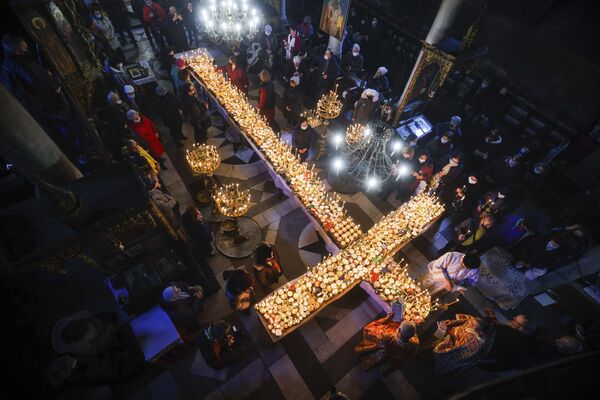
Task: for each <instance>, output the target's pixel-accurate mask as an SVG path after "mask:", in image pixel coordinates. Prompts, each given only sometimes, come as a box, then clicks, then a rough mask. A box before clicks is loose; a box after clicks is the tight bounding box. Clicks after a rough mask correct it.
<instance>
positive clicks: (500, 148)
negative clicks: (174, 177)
mask: <svg viewBox="0 0 600 400" xmlns="http://www.w3.org/2000/svg"><path fill="white" fill-rule="evenodd" d="M132 7H133V13H134V15H135V16H136V17H137V18H138V19H139V20H140V22H141V25H142V27H143V29H144V31H145V34H146V37H147V39H148V41H149V42H150V44H151V45H152V47H153V48H156V49H158V50H160V52H161V55H162V61H163V65H164V67H165V69H166V71H167V73H168V76H169V78H170V80H171V83H172V86H173V89H172V90H169V89H167V88H166V87H164V86H162V85H160V84H156V85H155V86H154V87H153V88H152V90H150V91H148V90H144V91H141V90H140V89H139V88H138V87H136V86H135V85H134V84H133V82H132V81H131V78H130V77H129V76H128V75H127V74H126V73H125V72H124V71H123V63H124V62H125V56H124V54H123V51H122V47H123V46H125V45H126V43H127V40H126V39H127V36H128V38H129V41H130V43H131V44H132V45H133V46H137V42H136V38H135V36H134V35H133V34H132V31H131V28H130V24H129V14H128V11H127V9H126V8H125V7H124V4H123V2H122V1H119V0H99V2H91V3H90V5H89V6H88V9H89V10H88V11H89V28H90V29H92V30H93V32H94V33H95V35H94V46H95V50H96V52H97V54H98V56H99V58H100V59H102V60H103V61H104V64H105V74H106V77H107V80H108V84H107V86H108V88H109V91H108V92H107V93H106V105H105V106H103V107H101V109H100V114H101V115H102V116H103V117H105V118H103V119H104V120H105V122H106V126H105V127H104V128H105V129H104V131H103V132H104V133H105V134H104V135H103V139H104V142H105V144H106V147H107V149H108V150H109V151H110V153H111V156H112V158H113V159H114V160H123V161H126V162H128V163H129V164H130V165H131V166H132V167H133V169H134V170H135V171H136V172H137V174H138V176H139V178H140V181H141V182H142V183H143V185H144V187H145V188H146V190H147V191H148V195H149V197H150V198H151V199H152V201H153V202H154V204H156V206H157V207H158V208H159V209H160V210H161V212H162V213H163V214H164V215H165V217H166V218H167V219H168V220H169V222H170V223H171V224H172V225H173V226H175V227H183V229H184V230H185V232H186V234H187V235H188V236H189V239H190V240H191V243H192V244H193V246H194V248H195V249H196V251H197V254H198V255H199V256H201V257H210V256H212V255H214V254H215V250H214V246H213V234H212V231H211V228H210V226H209V225H208V223H207V222H206V221H205V220H204V217H203V215H202V213H201V212H200V210H198V208H196V207H189V208H187V209H185V210H184V212H183V214H182V212H181V210H180V205H179V203H178V201H177V199H176V198H175V197H173V196H172V195H171V194H169V193H168V191H167V190H165V189H164V187H163V183H162V179H161V173H162V171H164V170H166V169H167V168H168V166H167V160H166V158H165V147H164V143H163V139H162V136H163V134H164V133H163V132H161V131H160V130H159V128H158V127H157V124H156V122H155V120H156V118H160V120H161V121H162V125H164V126H165V127H166V129H167V130H168V132H169V135H170V136H171V138H172V141H173V142H174V144H175V145H176V146H177V147H183V146H184V144H183V142H184V141H186V140H188V137H186V136H185V135H184V133H183V131H184V130H183V127H184V123H185V122H188V123H189V124H190V125H191V127H192V128H193V132H194V138H193V139H194V141H195V142H197V143H205V142H206V141H207V137H208V128H209V127H210V126H211V118H210V117H209V107H210V102H209V98H208V96H207V95H206V93H204V89H203V88H202V87H201V86H200V85H198V84H197V83H195V82H194V81H193V80H192V79H191V76H190V70H189V68H188V66H187V65H186V63H185V60H183V59H179V58H176V57H175V54H176V53H178V52H181V51H185V50H187V49H188V48H190V47H192V46H193V47H197V46H198V45H199V33H198V30H197V26H196V21H195V19H194V17H193V15H194V12H195V11H194V10H195V9H194V7H195V6H194V4H193V2H191V1H190V2H186V1H171V2H162V1H161V2H158V1H156V2H155V1H153V0H133V1H132ZM349 18H350V21H349V24H348V26H347V32H346V34H345V35H344V41H343V47H342V48H343V51H342V55H341V57H338V56H336V55H335V54H334V51H333V49H330V48H328V47H327V41H328V37H327V36H325V35H324V34H323V32H321V31H319V30H315V29H314V27H313V26H312V22H311V18H310V17H309V16H306V17H305V18H303V20H302V22H301V23H299V24H290V25H288V26H286V27H285V29H284V30H283V31H282V32H279V33H276V32H274V29H273V27H272V26H270V25H266V26H264V28H263V29H262V31H261V32H260V34H259V37H258V38H257V40H258V42H259V43H260V45H261V50H260V54H259V57H258V61H257V64H256V65H258V66H259V73H258V78H259V90H258V102H257V105H256V108H257V110H258V112H259V113H260V114H261V115H263V116H264V117H265V118H266V120H267V122H268V123H269V124H270V126H271V127H272V128H273V129H274V130H275V131H276V132H279V131H281V130H282V129H281V127H280V126H278V124H277V123H276V122H275V114H276V112H277V109H278V108H277V103H278V102H279V100H278V96H277V93H276V90H275V85H274V81H275V80H277V79H279V80H281V81H282V82H283V83H284V84H285V89H284V91H283V94H282V97H281V106H282V107H281V110H282V114H283V117H284V119H285V121H286V123H287V126H286V127H285V128H286V129H288V130H290V131H291V133H292V143H293V146H294V147H295V148H296V149H297V150H298V154H299V157H300V159H301V160H302V161H306V160H307V159H308V157H309V150H310V149H311V146H312V145H313V144H314V142H315V139H316V138H317V136H318V135H317V133H316V131H315V130H314V129H313V128H312V127H311V126H310V125H309V123H308V120H307V119H306V118H305V117H304V116H303V111H304V110H306V109H309V108H313V107H314V106H315V104H316V102H317V101H318V99H319V98H320V97H321V96H322V95H323V94H324V93H326V92H328V91H329V90H331V89H332V88H334V86H335V85H336V84H338V85H340V87H341V90H340V94H341V96H342V98H343V102H344V108H343V110H344V111H348V112H350V113H351V116H350V117H348V118H346V117H344V116H343V117H342V118H341V119H344V121H343V122H342V123H343V124H346V125H347V124H350V123H356V124H361V125H368V124H370V123H373V122H375V121H380V122H382V123H386V124H389V125H391V124H392V118H393V116H394V113H395V108H394V101H395V100H396V99H397V96H398V94H399V92H398V86H397V85H396V84H395V83H396V81H397V80H399V79H400V78H399V77H398V76H400V77H401V76H402V74H403V73H407V72H408V71H403V70H402V69H403V68H404V65H405V64H406V63H407V60H409V61H410V57H405V59H404V60H403V61H402V62H398V60H397V59H396V57H399V55H398V53H402V52H401V51H400V50H398V48H399V46H400V48H404V47H402V46H405V47H406V52H405V53H404V54H405V55H406V54H407V52H409V48H411V46H412V45H410V44H409V43H408V41H406V40H405V39H403V38H402V37H401V35H399V34H397V33H394V31H393V30H388V31H387V34H386V33H385V28H384V27H382V24H381V23H380V21H378V20H377V18H366V17H358V16H357V13H356V10H355V9H354V8H352V10H351V12H350V17H349ZM2 45H3V48H4V51H5V54H6V57H5V61H4V65H5V71H8V72H4V73H3V83H5V84H6V85H10V89H11V91H12V92H13V93H14V94H15V95H16V96H17V97H18V98H19V100H20V101H21V102H22V103H24V104H25V105H26V107H27V108H28V109H29V110H30V111H31V112H32V113H35V116H36V118H40V119H44V120H47V121H50V122H51V123H52V124H54V126H55V128H56V131H57V132H58V133H59V135H63V137H67V136H68V135H69V134H70V133H69V132H72V131H73V130H74V128H73V127H71V126H69V123H68V121H70V120H71V119H70V117H68V114H69V113H70V110H69V107H68V105H67V102H66V100H65V99H64V97H63V94H62V93H61V89H60V84H59V83H58V82H57V81H56V79H54V77H53V76H52V74H51V73H49V72H48V71H46V70H44V69H42V68H41V67H39V65H37V64H35V63H33V62H31V60H29V59H28V58H27V57H26V55H27V52H28V49H27V44H26V42H25V41H24V40H23V39H21V38H18V37H6V38H5V39H3V41H2ZM385 49H396V50H397V51H385ZM254 66H255V65H249V64H248V58H247V53H246V51H245V49H244V48H240V47H234V48H231V49H230V54H229V55H228V58H227V64H226V65H224V66H222V67H219V71H221V72H222V73H223V74H225V75H226V76H227V77H228V78H229V80H230V81H231V83H232V84H233V85H234V86H235V87H237V88H238V89H239V90H240V91H241V92H242V93H245V94H248V91H249V87H250V80H249V77H248V73H249V71H251V69H252V67H254ZM399 68H400V69H399ZM404 69H405V68H404ZM390 71H392V73H391V74H389V75H393V78H390V79H389V80H388V73H389V72H390ZM491 86H493V83H492V82H491V81H490V79H488V78H485V79H484V80H483V81H482V82H481V83H480V85H479V86H477V87H476V88H475V89H474V90H473V92H472V93H470V94H469V96H467V101H466V103H465V104H464V108H463V110H462V112H463V113H462V115H464V119H463V118H461V117H460V116H452V117H451V118H450V120H449V121H448V122H447V123H440V124H436V125H435V126H434V128H433V131H432V133H431V134H429V135H427V136H425V137H424V138H417V137H416V136H410V137H408V138H407V139H406V140H404V142H403V144H402V146H403V148H402V149H401V151H398V152H397V154H396V157H394V166H393V168H392V172H391V176H390V177H389V179H387V181H386V183H385V184H384V185H383V186H382V187H381V188H380V193H379V195H380V197H381V199H382V200H387V199H389V196H390V195H392V194H395V197H396V199H400V200H402V201H407V200H408V199H409V198H410V197H411V196H413V195H415V194H418V193H421V192H423V191H430V192H431V193H432V194H433V193H435V194H436V195H437V196H438V197H439V198H440V200H441V201H442V202H443V203H444V205H445V208H446V214H445V216H446V217H449V218H450V221H451V227H450V232H451V234H450V236H449V237H448V243H447V245H446V246H445V247H443V248H442V249H440V251H439V254H438V258H437V259H435V260H433V261H431V262H430V263H429V264H428V265H427V268H426V270H425V271H424V273H423V275H422V276H421V277H420V278H419V279H420V281H421V283H422V284H423V285H425V286H426V287H427V288H428V289H429V291H430V292H431V293H432V294H433V295H434V296H443V295H445V294H446V293H448V292H455V293H464V291H465V290H466V289H467V288H468V287H470V286H474V285H476V283H477V281H478V279H479V274H480V269H481V265H482V260H481V255H482V254H483V253H484V252H486V251H487V250H489V249H491V248H494V247H502V248H504V249H507V250H508V251H509V252H510V253H511V255H512V259H513V262H512V265H511V267H514V268H516V269H518V270H520V271H522V273H523V275H524V276H525V277H526V278H527V279H536V278H538V277H539V276H542V275H543V274H545V273H546V272H547V271H549V270H552V269H555V268H558V267H560V266H562V265H564V264H565V262H567V261H569V260H571V259H573V258H574V257H576V256H577V255H579V254H581V252H582V251H583V250H585V248H586V247H587V235H586V232H585V230H584V229H583V227H581V226H579V225H569V224H567V223H564V222H565V221H561V224H560V225H559V226H556V227H552V229H550V234H547V235H546V234H540V233H538V232H536V231H537V230H538V229H537V228H538V227H536V226H534V224H533V223H532V222H531V220H530V219H529V218H528V216H527V215H519V214H516V213H515V211H514V210H515V208H516V206H517V204H518V202H519V200H521V197H520V195H519V193H520V192H521V189H522V188H523V187H526V186H527V185H529V184H531V183H532V182H534V181H536V180H538V179H539V177H540V176H541V174H543V172H544V167H543V165H541V164H537V162H536V161H537V158H536V156H537V154H536V149H535V148H531V147H530V146H529V145H528V144H527V143H523V142H521V141H519V140H518V139H517V138H513V137H509V135H506V134H505V133H504V132H503V131H502V129H501V127H499V126H497V120H498V116H499V114H500V111H501V110H500V109H499V106H497V103H494V102H493V101H492V100H490V96H492V95H493V94H497V93H499V94H500V95H504V94H505V92H504V94H502V91H503V90H504V91H505V90H506V89H505V88H497V87H494V90H491V89H490V88H491ZM497 89H499V90H497ZM39 93H44V96H39ZM342 115H344V113H342ZM463 120H464V121H463ZM59 137H60V136H59ZM253 264H254V265H253V267H252V268H245V267H238V268H232V269H227V270H225V271H224V272H223V273H222V278H223V281H224V288H223V291H224V294H225V296H226V297H227V300H228V303H229V306H230V307H231V309H232V310H234V311H236V312H239V313H241V314H242V315H248V314H249V313H250V312H251V309H252V305H253V304H254V302H255V299H256V290H257V289H260V290H263V291H266V292H268V291H271V290H274V289H275V288H276V287H277V284H278V283H279V280H280V278H281V276H282V274H283V269H282V266H281V261H280V258H279V254H278V252H277V249H276V248H275V247H274V246H273V245H270V244H267V243H261V244H260V245H259V246H258V247H257V248H256V250H255V253H254V260H253ZM257 283H258V286H257ZM157 301H158V302H159V303H160V305H161V307H162V308H163V309H164V310H165V312H166V313H167V314H168V315H169V317H170V318H171V320H172V321H173V323H174V325H175V326H176V328H177V330H178V331H179V332H180V334H181V336H182V338H184V340H190V341H194V342H196V343H197V345H198V347H199V349H200V353H201V355H202V356H203V358H204V360H205V361H206V363H207V364H208V365H209V366H210V367H211V368H214V369H223V368H225V367H226V366H227V365H228V364H229V363H230V362H232V361H234V360H235V358H236V355H237V353H238V352H239V351H240V349H241V347H242V342H243V335H242V334H241V333H240V332H239V331H238V330H237V328H236V327H235V326H234V325H232V324H231V323H229V322H226V321H215V322H210V323H208V324H205V323H201V322H200V321H201V320H202V313H203V310H204V303H205V301H204V290H203V288H202V287H201V286H198V285H194V284H190V283H187V282H170V283H169V284H168V285H166V286H164V287H163V288H162V291H161V295H160V298H159V299H157ZM115 322H116V320H115V316H112V315H111V316H106V315H92V314H90V313H83V314H76V315H73V316H71V317H69V318H66V319H64V320H61V321H59V323H58V324H57V325H56V327H55V331H54V333H53V346H54V349H55V351H56V352H57V353H58V354H61V357H60V358H58V359H57V360H55V363H54V364H53V365H52V368H51V371H50V379H52V382H53V384H56V385H64V384H68V383H70V382H77V383H90V382H94V383H95V384H97V383H102V382H114V381H115V380H123V379H127V378H129V377H131V376H134V375H135V373H137V372H138V371H139V368H138V367H139V366H140V365H141V363H142V361H141V360H140V358H139V354H134V353H132V352H131V351H129V350H128V349H127V348H126V345H127V344H128V343H129V340H131V338H128V337H127V335H126V334H125V333H123V332H121V331H118V329H116V324H115ZM438 331H439V335H438V333H436V335H438V336H436V340H435V341H434V342H433V343H429V344H427V345H424V344H423V341H422V340H420V339H419V337H418V333H417V326H416V325H415V323H414V322H410V321H403V320H402V318H401V317H400V318H398V316H394V314H393V313H390V314H389V315H387V316H386V317H384V318H380V319H377V320H375V321H373V322H371V323H369V324H368V325H367V326H366V327H365V328H364V330H363V335H362V340H361V341H360V342H359V343H358V344H357V345H356V348H355V353H356V355H357V356H358V357H359V358H360V360H361V364H362V365H363V367H364V368H365V369H371V368H374V367H375V366H378V367H381V368H382V372H383V374H388V373H390V372H393V371H394V370H396V369H398V368H402V367H403V366H404V365H405V364H406V363H407V362H409V361H410V360H411V359H412V358H413V357H415V356H416V355H417V354H419V353H420V352H422V351H425V350H432V352H433V354H434V359H435V362H436V370H437V371H438V372H440V373H448V372H453V371H457V370H460V369H461V368H466V367H470V366H473V365H479V366H481V367H483V368H486V369H489V370H506V369H509V368H527V367H529V366H531V365H532V364H533V362H534V360H539V359H540V357H542V355H544V356H548V355H552V354H553V351H554V350H556V351H557V352H559V353H566V354H573V353H577V352H579V351H582V349H583V348H584V347H585V346H586V342H585V338H582V337H578V336H577V335H575V334H574V333H569V334H565V335H562V336H560V337H557V338H556V342H555V343H554V344H553V346H552V345H551V348H552V350H549V347H548V346H547V343H543V342H542V341H539V340H538V338H537V336H536V335H537V334H538V333H539V332H538V330H537V329H536V327H534V326H532V324H531V323H529V321H528V319H527V317H526V316H524V315H519V316H517V317H515V318H514V319H513V320H510V321H509V322H508V323H505V324H503V323H500V322H499V321H498V319H496V316H495V315H494V314H493V313H492V312H491V311H490V312H489V313H488V315H487V316H486V317H475V316H471V315H464V314H457V315H456V318H455V319H454V320H446V321H441V322H440V323H439V325H438ZM459 350H461V351H462V353H461V357H457V356H456V354H457V353H458V352H459Z"/></svg>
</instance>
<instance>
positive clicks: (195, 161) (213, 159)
mask: <svg viewBox="0 0 600 400" xmlns="http://www.w3.org/2000/svg"><path fill="white" fill-rule="evenodd" d="M185 158H186V160H187V162H188V164H189V166H190V168H191V169H192V170H193V171H194V172H195V173H197V174H201V175H209V176H210V175H212V174H214V173H215V171H216V170H217V168H219V165H221V158H220V157H219V152H218V151H217V148H216V147H215V146H212V145H207V144H200V143H194V144H193V145H192V149H191V150H187V151H186V154H185Z"/></svg>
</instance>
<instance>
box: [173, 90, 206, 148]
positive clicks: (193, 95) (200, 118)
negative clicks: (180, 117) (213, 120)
mask: <svg viewBox="0 0 600 400" xmlns="http://www.w3.org/2000/svg"><path fill="white" fill-rule="evenodd" d="M180 96H181V103H182V104H181V105H182V107H183V110H184V112H185V113H186V114H187V115H188V116H189V118H190V123H191V124H192V126H193V127H194V140H195V141H196V143H206V139H207V138H208V128H209V127H210V118H209V116H208V109H207V106H206V103H204V102H201V101H200V100H199V99H198V93H197V91H196V86H194V84H193V83H191V82H188V83H184V84H183V85H182V86H181V89H180Z"/></svg>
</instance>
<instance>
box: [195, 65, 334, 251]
mask: <svg viewBox="0 0 600 400" xmlns="http://www.w3.org/2000/svg"><path fill="white" fill-rule="evenodd" d="M191 76H192V78H193V79H194V80H195V81H196V82H197V83H198V84H199V85H201V86H202V87H203V88H204V89H205V93H206V95H207V96H208V97H209V98H210V99H211V100H212V103H213V104H214V106H215V108H216V109H217V111H218V113H219V114H220V115H221V116H222V117H223V119H224V120H225V121H226V122H227V123H228V124H229V125H232V126H235V127H236V128H237V129H238V131H239V132H240V133H241V134H242V135H243V136H244V138H245V139H246V142H247V143H248V145H249V146H250V148H251V149H252V151H254V153H255V154H256V155H258V157H259V158H260V159H261V160H262V161H263V162H264V163H265V164H266V165H267V167H268V168H267V172H268V173H269V177H270V178H271V180H272V181H273V183H274V184H275V187H277V188H278V189H279V190H281V192H282V193H283V194H284V195H286V196H287V197H290V198H292V199H294V200H295V201H296V202H297V203H298V205H299V206H300V208H301V209H302V211H303V212H304V214H306V216H307V217H308V219H309V221H310V223H311V225H312V226H313V228H314V229H315V230H316V231H317V232H318V233H319V235H320V236H321V237H322V238H323V241H324V242H325V247H326V248H327V251H329V252H330V253H331V254H337V253H339V252H340V246H338V244H337V243H336V242H335V240H334V239H333V238H332V237H331V236H330V235H329V234H328V233H327V232H326V231H325V230H324V229H323V227H322V226H321V224H320V223H319V222H318V221H317V220H316V218H315V217H314V216H313V215H312V214H311V213H310V212H309V211H308V210H307V209H306V207H304V204H303V203H302V202H301V201H300V199H298V198H297V197H296V196H295V195H294V192H293V190H292V189H291V188H290V186H289V184H288V182H287V181H286V180H285V179H284V178H283V177H282V176H281V175H279V174H278V173H277V172H275V168H274V167H273V165H272V164H271V162H270V161H269V160H268V159H267V158H266V157H265V155H264V154H263V152H262V151H260V149H259V148H258V146H257V145H256V144H255V143H254V141H253V140H252V139H250V138H249V137H248V135H247V134H246V132H244V131H243V130H242V129H240V127H239V126H238V124H237V123H236V122H235V121H234V120H233V119H232V118H231V117H230V116H229V113H227V110H225V109H224V108H223V107H222V106H221V104H220V103H219V101H218V100H217V99H216V98H215V96H214V95H213V94H212V93H211V92H210V91H209V90H208V89H206V87H205V86H204V84H203V82H202V80H201V79H200V78H199V77H198V76H196V74H195V73H193V72H192V73H191Z"/></svg>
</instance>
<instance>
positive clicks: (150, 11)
mask: <svg viewBox="0 0 600 400" xmlns="http://www.w3.org/2000/svg"><path fill="white" fill-rule="evenodd" d="M142 10H143V17H142V18H143V19H144V22H145V23H146V24H147V25H148V28H149V29H150V32H152V36H153V37H154V41H155V42H156V44H157V45H158V47H159V48H161V49H162V48H164V47H165V43H164V41H163V38H162V25H163V22H164V20H165V17H166V14H167V13H166V12H165V10H164V9H163V8H162V7H161V5H160V4H158V3H155V2H153V1H152V0H144V7H143V8H142ZM148 40H150V38H148Z"/></svg>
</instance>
